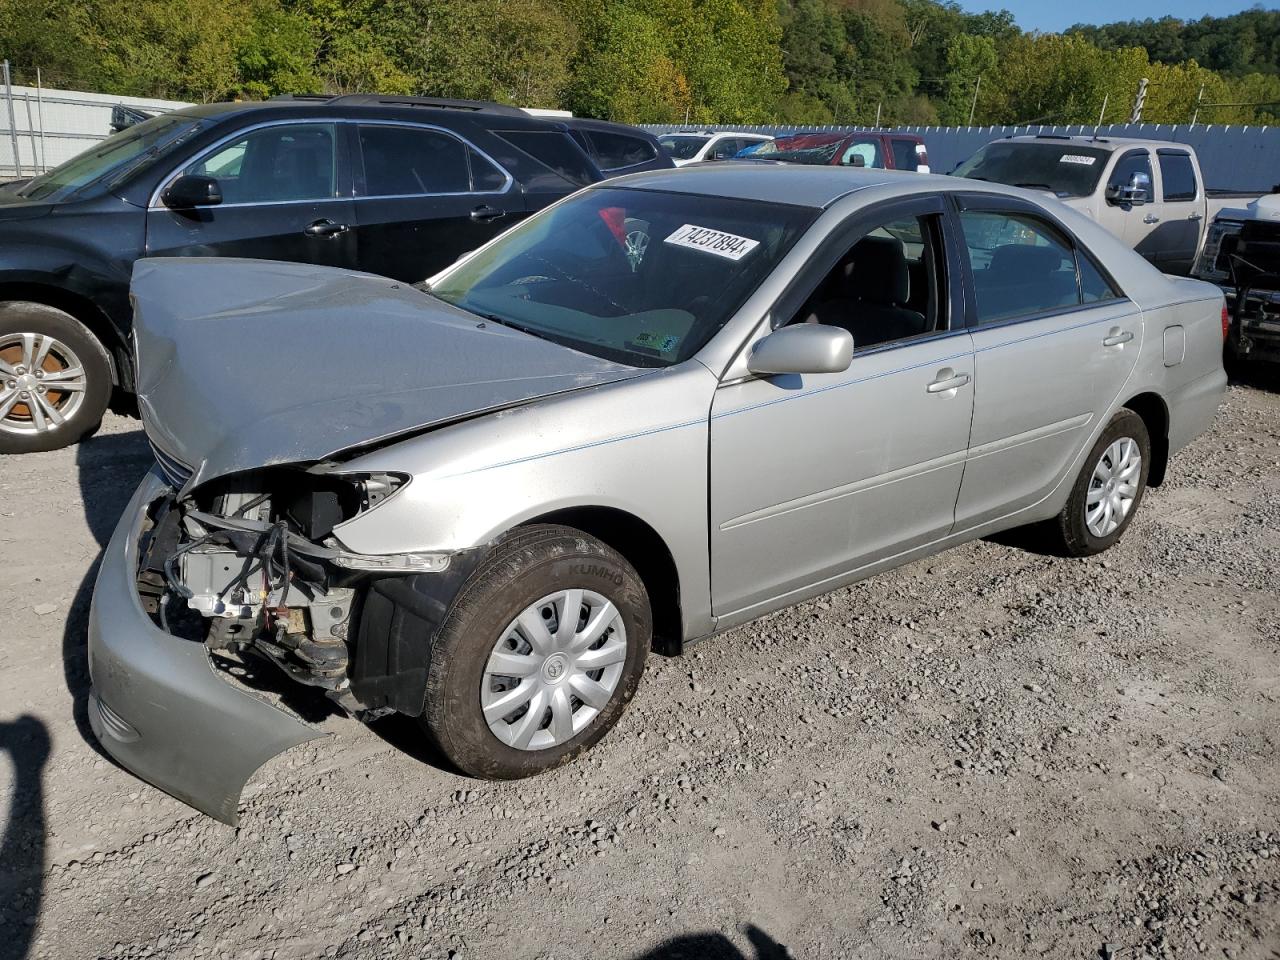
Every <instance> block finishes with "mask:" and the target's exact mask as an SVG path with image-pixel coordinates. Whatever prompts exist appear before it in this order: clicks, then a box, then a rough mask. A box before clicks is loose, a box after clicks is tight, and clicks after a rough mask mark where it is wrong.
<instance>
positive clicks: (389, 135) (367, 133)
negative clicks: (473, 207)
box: [360, 124, 471, 197]
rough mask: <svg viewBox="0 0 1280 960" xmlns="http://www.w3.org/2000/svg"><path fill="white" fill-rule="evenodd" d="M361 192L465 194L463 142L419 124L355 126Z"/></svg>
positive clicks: (373, 194)
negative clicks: (360, 160)
mask: <svg viewBox="0 0 1280 960" xmlns="http://www.w3.org/2000/svg"><path fill="white" fill-rule="evenodd" d="M360 151H361V154H362V155H363V157H364V184H365V185H364V190H363V191H362V193H363V195H364V196H366V197H403V196H421V195H424V194H433V193H467V192H469V191H470V190H471V176H470V172H469V169H468V165H469V161H468V157H467V152H468V151H467V146H466V144H464V143H463V142H462V141H461V140H459V139H458V138H457V137H452V136H450V135H448V134H447V133H443V132H441V131H439V130H428V129H425V128H422V127H402V126H379V125H366V124H361V125H360Z"/></svg>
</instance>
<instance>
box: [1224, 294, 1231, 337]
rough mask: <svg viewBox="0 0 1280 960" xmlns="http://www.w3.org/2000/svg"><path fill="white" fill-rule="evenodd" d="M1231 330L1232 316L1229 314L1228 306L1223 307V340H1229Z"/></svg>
mask: <svg viewBox="0 0 1280 960" xmlns="http://www.w3.org/2000/svg"><path fill="white" fill-rule="evenodd" d="M1230 330H1231V314H1229V313H1227V305H1226V304H1225V303H1224V304H1223V305H1222V339H1223V340H1225V339H1227V333H1228V332H1229V331H1230Z"/></svg>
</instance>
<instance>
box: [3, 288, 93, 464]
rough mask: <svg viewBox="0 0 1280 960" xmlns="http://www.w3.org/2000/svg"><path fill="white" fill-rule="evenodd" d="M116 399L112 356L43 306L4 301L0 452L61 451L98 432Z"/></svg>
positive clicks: (71, 321) (66, 319)
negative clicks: (112, 396)
mask: <svg viewBox="0 0 1280 960" xmlns="http://www.w3.org/2000/svg"><path fill="white" fill-rule="evenodd" d="M110 397H111V364H110V361H109V360H108V358H107V352H106V350H104V349H103V347H102V344H101V343H99V342H98V340H97V338H96V337H94V335H93V334H91V333H90V332H89V331H88V330H87V329H85V327H84V325H83V324H81V323H80V321H78V320H76V319H75V318H74V317H72V316H71V315H70V314H68V313H64V312H63V311H61V310H57V309H55V308H53V307H49V306H45V305H44V304H42V303H29V302H26V301H10V302H7V303H0V453H32V452H35V451H38V450H56V449H58V448H59V447H65V446H68V445H69V444H72V443H76V442H77V441H79V440H81V439H83V438H84V437H86V436H88V435H89V434H91V433H93V432H94V431H95V430H97V429H98V426H99V425H100V424H101V423H102V415H103V413H105V412H106V409H107V402H108V400H109V399H110Z"/></svg>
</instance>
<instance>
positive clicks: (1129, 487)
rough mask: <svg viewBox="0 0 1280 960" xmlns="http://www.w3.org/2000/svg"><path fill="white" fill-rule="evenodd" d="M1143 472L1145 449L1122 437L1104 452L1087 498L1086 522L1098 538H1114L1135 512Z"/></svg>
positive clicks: (1090, 480)
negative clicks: (1131, 512)
mask: <svg viewBox="0 0 1280 960" xmlns="http://www.w3.org/2000/svg"><path fill="white" fill-rule="evenodd" d="M1141 473H1142V450H1141V449H1140V448H1139V447H1138V444H1137V443H1136V442H1135V441H1133V440H1130V439H1129V438H1128V437H1121V438H1120V439H1119V440H1117V441H1116V442H1115V443H1113V444H1111V446H1109V447H1107V449H1106V450H1104V451H1103V452H1102V458H1101V459H1100V460H1099V461H1098V465H1097V466H1095V467H1094V468H1093V476H1091V477H1090V478H1089V492H1088V494H1087V495H1086V496H1085V498H1084V522H1085V524H1086V525H1087V526H1088V528H1089V532H1090V533H1092V534H1093V535H1094V536H1095V537H1106V536H1110V535H1111V534H1112V533H1114V532H1115V530H1116V528H1117V527H1118V526H1120V524H1122V523H1124V518H1125V517H1127V516H1128V515H1129V511H1130V510H1132V509H1133V501H1134V500H1135V499H1136V498H1137V496H1138V477H1139V475H1140V474H1141Z"/></svg>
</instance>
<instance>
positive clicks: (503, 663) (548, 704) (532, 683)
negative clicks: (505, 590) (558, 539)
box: [480, 590, 627, 750]
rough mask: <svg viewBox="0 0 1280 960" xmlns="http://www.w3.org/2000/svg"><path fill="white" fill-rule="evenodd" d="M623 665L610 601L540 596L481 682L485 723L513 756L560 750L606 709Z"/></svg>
mask: <svg viewBox="0 0 1280 960" xmlns="http://www.w3.org/2000/svg"><path fill="white" fill-rule="evenodd" d="M626 659H627V631H626V627H625V626H623V623H622V615H621V614H620V613H619V612H618V608H617V607H615V606H614V605H613V604H612V603H610V602H609V601H608V600H607V599H605V598H604V597H602V596H600V594H598V593H593V592H591V591H590V590H560V591H557V592H556V593H553V594H550V595H548V596H545V597H543V598H542V599H541V600H539V601H538V602H537V603H533V604H530V605H529V606H528V607H526V608H525V609H524V611H523V612H521V614H520V615H519V616H518V617H516V618H515V619H514V620H512V621H511V623H510V625H508V627H507V629H506V630H504V631H503V633H502V636H501V637H499V638H498V642H497V643H496V644H495V645H494V647H493V652H492V653H490V654H489V662H488V663H487V664H486V665H485V668H484V676H483V677H482V678H481V680H480V707H481V709H482V710H483V711H484V719H485V722H486V723H487V724H488V725H489V729H490V730H491V731H492V732H493V735H494V736H495V737H497V738H498V739H499V740H501V741H502V742H503V743H505V744H506V745H507V746H509V747H515V748H516V749H517V750H546V749H548V748H550V747H558V746H560V745H561V744H563V743H566V742H567V741H569V740H572V739H573V738H574V737H575V736H577V735H578V734H579V733H581V732H582V730H583V729H584V728H585V727H586V726H587V724H589V723H590V722H591V721H592V720H593V719H595V718H596V716H598V715H599V713H600V711H601V710H603V709H604V708H605V706H607V705H608V703H609V701H610V700H611V699H612V698H613V695H614V692H615V691H616V690H617V688H618V681H619V680H621V679H622V668H623V665H624V663H625V661H626Z"/></svg>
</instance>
